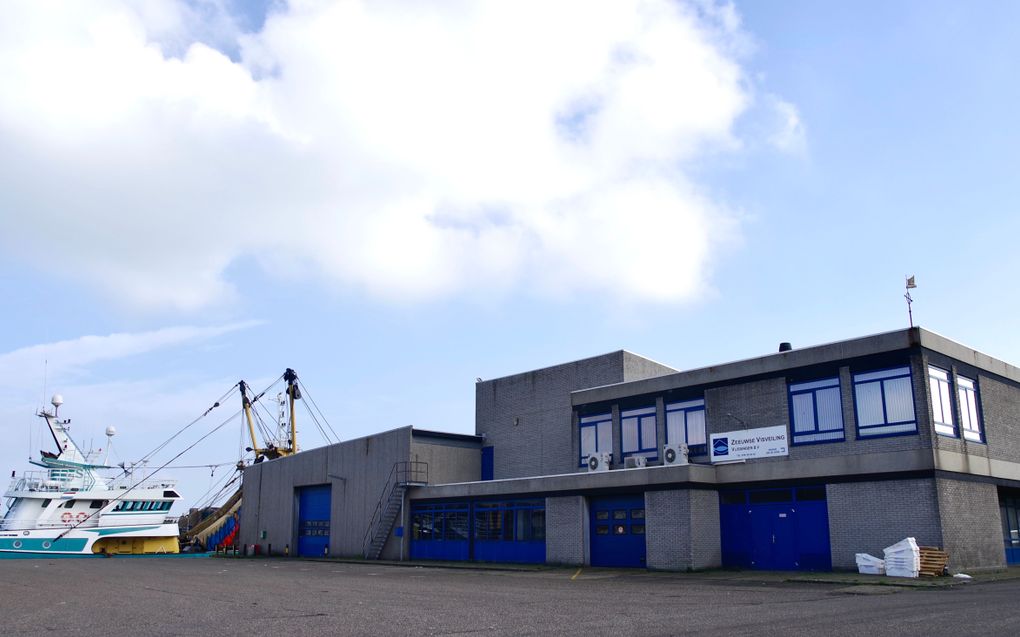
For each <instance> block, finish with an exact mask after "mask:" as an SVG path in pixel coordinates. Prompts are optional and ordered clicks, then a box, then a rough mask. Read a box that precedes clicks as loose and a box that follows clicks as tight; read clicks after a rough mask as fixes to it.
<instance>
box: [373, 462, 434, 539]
mask: <svg viewBox="0 0 1020 637" xmlns="http://www.w3.org/2000/svg"><path fill="white" fill-rule="evenodd" d="M428 481H429V464H428V463H427V462H422V461H420V460H401V461H398V462H394V463H393V467H392V468H391V469H390V474H389V476H388V477H387V478H386V484H385V485H384V486H383V490H382V494H381V495H380V496H379V501H378V502H376V505H375V510H374V511H373V512H372V517H371V518H369V521H368V528H367V529H365V537H364V539H363V540H362V542H361V552H362V554H363V555H365V556H367V555H368V549H369V546H370V545H371V542H372V538H373V537H374V536H375V534H376V532H377V531H378V526H379V524H380V523H381V522H382V514H383V511H385V510H386V502H387V501H388V500H389V498H390V495H392V493H393V490H394V489H395V488H397V487H398V486H401V485H404V486H406V485H408V484H411V483H416V484H428Z"/></svg>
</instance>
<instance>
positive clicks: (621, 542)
mask: <svg viewBox="0 0 1020 637" xmlns="http://www.w3.org/2000/svg"><path fill="white" fill-rule="evenodd" d="M589 509H590V511H591V536H590V537H591V565H592V566H615V567H628V566H636V567H643V566H645V496H644V495H643V494H641V495H630V496H619V497H612V498H608V497H607V498H592V499H591V501H590V503H589Z"/></svg>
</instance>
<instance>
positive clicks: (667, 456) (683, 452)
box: [662, 444, 689, 465]
mask: <svg viewBox="0 0 1020 637" xmlns="http://www.w3.org/2000/svg"><path fill="white" fill-rule="evenodd" d="M687 451H688V449H687V445H684V444H677V445H663V447H662V464H664V465H671V464H678V465H685V464H689V462H688V460H687Z"/></svg>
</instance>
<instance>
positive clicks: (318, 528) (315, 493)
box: [297, 484, 332, 557]
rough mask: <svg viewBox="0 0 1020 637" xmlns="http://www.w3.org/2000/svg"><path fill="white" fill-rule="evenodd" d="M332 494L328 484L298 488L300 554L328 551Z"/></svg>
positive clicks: (314, 555)
mask: <svg viewBox="0 0 1020 637" xmlns="http://www.w3.org/2000/svg"><path fill="white" fill-rule="evenodd" d="M331 495H332V488H331V487H330V485H328V484H322V485H318V486H314V487H301V488H300V489H298V542H297V554H298V555H300V556H302V557H320V556H322V555H324V554H325V553H326V547H328V546H329V511H330V500H331Z"/></svg>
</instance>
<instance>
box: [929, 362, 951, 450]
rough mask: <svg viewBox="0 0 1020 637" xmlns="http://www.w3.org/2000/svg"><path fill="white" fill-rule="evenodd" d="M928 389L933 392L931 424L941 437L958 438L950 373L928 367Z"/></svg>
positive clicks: (938, 368) (931, 366)
mask: <svg viewBox="0 0 1020 637" xmlns="http://www.w3.org/2000/svg"><path fill="white" fill-rule="evenodd" d="M928 389H929V391H930V392H931V423H932V426H933V427H934V428H935V433H937V434H939V435H940V436H948V437H950V438H956V437H957V435H956V423H955V420H956V419H955V418H954V417H953V401H952V396H953V387H952V382H951V379H950V374H949V372H948V371H946V370H944V369H942V368H940V367H935V366H934V365H929V366H928Z"/></svg>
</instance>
